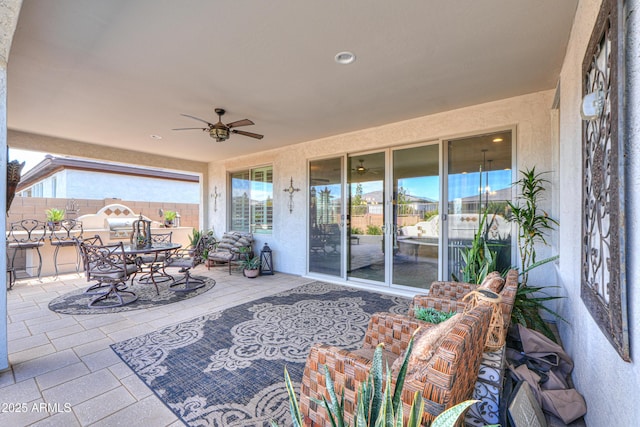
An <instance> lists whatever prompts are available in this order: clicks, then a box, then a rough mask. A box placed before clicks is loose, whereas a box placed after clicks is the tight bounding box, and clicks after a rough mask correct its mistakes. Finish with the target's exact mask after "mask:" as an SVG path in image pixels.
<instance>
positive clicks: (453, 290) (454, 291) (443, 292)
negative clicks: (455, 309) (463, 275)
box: [429, 282, 478, 299]
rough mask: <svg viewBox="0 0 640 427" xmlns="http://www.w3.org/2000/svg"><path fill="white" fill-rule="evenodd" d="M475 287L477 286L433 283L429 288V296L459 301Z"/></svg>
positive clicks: (461, 283) (471, 284)
mask: <svg viewBox="0 0 640 427" xmlns="http://www.w3.org/2000/svg"><path fill="white" fill-rule="evenodd" d="M477 287H478V285H474V284H473V283H465V282H433V283H432V284H431V286H430V287H429V295H430V296H432V297H439V298H449V299H461V298H462V297H463V296H465V295H466V294H468V293H469V292H471V291H473V290H475V289H476V288H477Z"/></svg>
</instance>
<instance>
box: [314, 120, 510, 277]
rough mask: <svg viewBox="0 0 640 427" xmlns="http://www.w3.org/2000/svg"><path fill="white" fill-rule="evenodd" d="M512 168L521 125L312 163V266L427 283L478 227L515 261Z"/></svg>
mask: <svg viewBox="0 0 640 427" xmlns="http://www.w3.org/2000/svg"><path fill="white" fill-rule="evenodd" d="M512 164H513V152H512V130H506V131H501V132H493V133H489V134H485V135H478V136H473V137H468V138H459V139H451V140H441V141H438V142H433V143H424V144H421V145H414V146H404V147H398V148H387V149H384V150H379V151H376V152H366V153H354V154H349V155H346V156H344V157H335V158H330V159H321V160H313V161H310V162H309V188H308V200H309V223H308V260H309V261H308V271H309V272H310V273H317V274H323V275H329V276H333V277H336V278H340V279H343V280H348V281H354V282H360V283H365V284H371V285H376V286H387V287H392V286H393V287H410V288H419V289H420V288H421V289H428V287H429V285H430V284H431V283H432V282H433V281H436V280H450V279H451V278H452V277H454V276H455V277H456V278H458V279H460V280H464V275H465V265H464V261H463V258H464V252H465V251H466V250H467V249H466V248H468V247H469V246H470V245H471V243H472V241H473V239H474V237H475V236H476V235H477V233H478V231H479V230H480V233H481V234H482V236H483V238H484V239H485V240H486V241H487V243H488V246H489V248H490V250H491V251H492V252H493V253H495V254H496V255H495V256H496V259H497V266H496V268H498V269H501V268H506V267H508V266H509V265H510V264H511V258H512V253H511V252H512V244H511V239H512V237H511V236H512V233H511V228H512V227H511V225H510V223H508V222H507V220H506V218H507V217H508V210H507V203H506V202H507V201H508V200H512V196H511V183H512V182H513V180H514V177H513V172H512V166H511V165H512Z"/></svg>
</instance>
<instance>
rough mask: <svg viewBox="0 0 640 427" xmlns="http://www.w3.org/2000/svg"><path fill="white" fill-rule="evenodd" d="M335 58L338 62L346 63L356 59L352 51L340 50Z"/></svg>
mask: <svg viewBox="0 0 640 427" xmlns="http://www.w3.org/2000/svg"><path fill="white" fill-rule="evenodd" d="M335 60H336V62H337V63H338V64H342V65H347V64H351V63H352V62H353V61H355V60H356V56H355V55H354V54H353V53H352V52H347V51H345V52H340V53H339V54H337V55H336V57H335Z"/></svg>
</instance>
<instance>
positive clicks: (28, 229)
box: [7, 219, 47, 278]
mask: <svg viewBox="0 0 640 427" xmlns="http://www.w3.org/2000/svg"><path fill="white" fill-rule="evenodd" d="M46 234H47V224H46V223H45V222H44V221H39V220H37V219H23V220H22V221H16V222H12V223H11V224H10V225H9V231H8V232H7V250H8V251H11V250H13V256H12V257H11V265H10V268H11V269H13V271H14V273H15V271H16V266H15V260H16V255H17V253H18V251H27V250H33V249H35V251H36V253H37V254H38V270H37V271H38V273H37V276H38V278H40V273H41V272H42V254H41V253H40V248H41V247H42V246H44V238H45V236H46ZM26 268H28V266H26V267H25V269H26Z"/></svg>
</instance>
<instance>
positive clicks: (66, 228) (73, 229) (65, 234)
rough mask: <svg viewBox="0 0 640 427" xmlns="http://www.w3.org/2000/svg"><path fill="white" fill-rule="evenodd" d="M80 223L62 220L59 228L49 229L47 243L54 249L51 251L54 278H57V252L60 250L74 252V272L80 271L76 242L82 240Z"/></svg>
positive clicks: (78, 251)
mask: <svg viewBox="0 0 640 427" xmlns="http://www.w3.org/2000/svg"><path fill="white" fill-rule="evenodd" d="M82 232H83V229H82V221H77V220H75V219H63V220H62V221H60V225H59V227H55V228H52V229H51V233H50V234H49V243H51V246H53V247H54V248H55V249H54V251H53V265H54V267H55V270H56V275H55V277H58V251H60V248H70V247H73V248H74V249H75V250H76V272H78V271H80V258H81V256H80V250H79V249H80V248H79V247H78V244H77V242H78V240H79V239H82Z"/></svg>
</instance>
